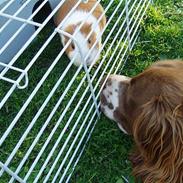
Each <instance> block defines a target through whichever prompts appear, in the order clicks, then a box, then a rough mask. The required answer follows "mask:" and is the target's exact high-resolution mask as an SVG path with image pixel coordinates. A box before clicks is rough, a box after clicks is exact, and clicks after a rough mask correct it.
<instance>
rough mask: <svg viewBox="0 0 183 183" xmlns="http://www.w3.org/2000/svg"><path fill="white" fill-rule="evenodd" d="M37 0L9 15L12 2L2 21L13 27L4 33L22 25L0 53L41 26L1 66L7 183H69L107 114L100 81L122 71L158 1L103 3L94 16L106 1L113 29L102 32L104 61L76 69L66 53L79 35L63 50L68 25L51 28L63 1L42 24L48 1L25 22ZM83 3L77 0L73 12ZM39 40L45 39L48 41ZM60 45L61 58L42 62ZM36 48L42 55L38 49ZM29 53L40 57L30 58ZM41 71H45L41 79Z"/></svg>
mask: <svg viewBox="0 0 183 183" xmlns="http://www.w3.org/2000/svg"><path fill="white" fill-rule="evenodd" d="M30 1H31V0H27V1H25V3H24V4H23V5H22V6H21V8H20V9H19V10H18V11H17V12H15V13H14V14H12V15H10V14H7V13H6V9H7V8H8V7H9V6H11V5H12V3H13V2H14V0H10V1H9V2H8V3H7V4H6V5H5V6H4V7H3V8H2V9H1V10H0V16H2V17H6V18H7V21H6V23H5V24H4V25H3V26H2V27H0V33H1V32H2V31H5V29H6V27H7V26H8V24H9V23H11V21H20V22H23V25H22V26H21V27H20V28H19V29H18V30H17V31H16V32H15V34H14V35H13V36H12V37H11V38H10V39H9V40H8V42H7V43H6V44H5V45H4V46H3V47H2V48H1V49H0V54H2V53H3V52H4V51H6V49H7V47H8V46H9V45H10V44H11V42H12V41H13V40H14V39H15V38H16V36H17V35H18V34H19V33H20V32H21V31H24V28H25V27H26V26H27V25H34V26H36V27H37V29H36V31H35V33H34V34H33V35H32V36H31V37H30V38H29V40H28V41H27V42H26V44H25V45H23V46H22V48H21V49H20V50H19V51H18V52H17V54H16V55H15V56H14V57H13V59H12V60H11V61H10V62H9V64H8V65H6V64H3V63H1V62H0V65H1V66H3V67H4V69H3V70H2V71H1V73H0V79H1V80H0V86H1V88H2V89H1V90H0V124H1V129H0V167H1V169H0V182H10V183H12V182H15V181H18V182H21V183H25V182H34V183H36V182H44V183H46V182H53V183H54V182H59V183H60V182H69V180H70V178H71V175H72V173H73V171H74V168H75V166H76V165H77V163H78V161H79V159H80V156H81V154H82V152H83V150H84V148H85V145H86V143H87V141H88V140H89V138H90V136H91V133H92V131H93V129H94V127H95V124H96V122H97V120H98V117H99V116H100V112H99V105H100V103H99V95H100V92H101V88H102V87H103V86H101V88H100V87H99V84H100V81H101V79H102V78H103V76H104V75H107V77H108V76H109V75H110V74H112V73H117V72H119V70H121V69H122V68H123V66H124V63H125V60H126V58H127V56H128V53H129V51H130V50H131V49H132V48H133V46H134V44H135V42H136V40H137V37H138V33H139V27H140V23H141V21H142V19H143V17H144V15H145V12H146V10H147V8H148V6H149V4H150V2H151V1H150V0H110V1H106V0H105V1H102V0H98V1H97V3H96V5H95V6H94V7H93V8H92V10H91V13H92V11H93V10H94V9H95V7H96V6H97V4H98V3H101V4H102V5H103V7H104V9H105V11H104V13H105V14H106V16H107V24H106V26H105V28H104V30H103V32H102V34H101V36H102V37H103V45H102V47H101V49H100V55H101V59H100V61H99V62H98V65H97V67H93V66H90V67H89V68H88V67H87V66H86V65H85V64H84V63H85V62H84V60H85V59H87V58H83V66H80V67H78V68H76V67H75V66H73V61H74V60H72V61H68V59H67V58H66V57H65V56H64V52H65V50H66V48H67V47H68V45H69V43H70V42H71V40H73V39H74V36H71V35H68V36H69V37H70V38H71V40H70V42H68V43H67V45H66V46H65V47H64V48H61V46H60V43H59V44H58V43H57V44H56V43H55V41H57V42H60V40H59V39H58V33H62V34H67V33H64V32H63V31H62V32H61V31H60V30H59V27H61V25H62V24H63V23H64V22H61V23H60V25H59V26H58V27H57V28H54V29H53V30H52V29H51V28H50V25H48V22H49V21H50V19H51V18H52V17H53V16H54V15H55V13H56V12H57V10H58V9H59V7H60V6H62V4H63V3H64V0H62V1H60V3H59V4H58V5H57V6H56V7H55V8H54V9H53V11H52V12H51V13H50V15H49V16H48V17H47V18H45V20H44V22H42V23H38V22H35V21H33V17H34V16H36V14H37V13H38V12H39V11H40V10H41V9H42V8H43V7H44V5H45V4H46V3H47V2H48V0H43V1H42V3H41V4H40V5H39V6H38V7H37V9H36V10H35V11H34V12H33V14H32V15H31V16H30V17H29V18H28V19H24V18H22V17H19V13H20V12H21V11H22V10H23V9H24V8H25V7H26V6H27V5H28V4H29V3H30ZM81 1H82V0H78V3H77V4H76V6H75V7H73V9H72V10H71V12H70V13H69V15H70V14H71V13H72V12H73V11H74V9H75V8H76V7H77V6H78V5H79V3H80V2H81ZM69 15H68V16H69ZM66 18H67V17H66ZM87 18H88V17H86V19H87ZM101 18H102V17H100V18H99V20H98V22H99V21H100V19H101ZM85 21H86V20H85ZM83 23H84V22H83ZM83 23H82V24H83ZM82 24H81V26H80V28H81V27H82ZM47 30H49V31H47ZM50 30H51V31H50ZM45 32H49V34H48V35H46V33H45ZM43 35H45V37H46V39H44V38H42V37H44V36H43ZM39 37H41V40H42V39H43V41H40V42H41V43H39ZM88 37H89V36H88ZM35 38H36V39H38V40H35ZM55 44H56V47H57V53H56V54H55V52H54V55H52V56H50V58H49V60H50V62H49V63H48V64H47V63H40V60H42V61H43V58H45V56H46V57H49V54H53V53H52V50H51V51H49V50H50V47H51V49H55V47H54V46H50V45H55ZM94 46H95V45H94ZM94 46H93V47H92V48H91V50H92V49H93V48H94ZM32 47H33V50H34V48H36V51H35V50H34V51H32ZM58 47H59V48H60V49H58ZM28 52H33V54H31V56H27V55H26V54H27V53H28ZM45 52H46V53H47V54H46V53H45ZM96 58H97V56H96ZM22 60H23V61H22ZM63 60H64V61H65V60H67V61H65V62H64V61H63ZM62 62H63V63H62ZM22 63H23V64H22ZM19 66H20V68H19ZM42 67H43V68H42ZM35 70H36V71H38V73H37V72H36V74H35ZM42 70H43V72H41V71H42ZM107 77H106V78H107ZM17 101H18V102H17ZM3 116H5V117H3ZM1 118H2V119H1Z"/></svg>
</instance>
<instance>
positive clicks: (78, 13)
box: [55, 0, 106, 66]
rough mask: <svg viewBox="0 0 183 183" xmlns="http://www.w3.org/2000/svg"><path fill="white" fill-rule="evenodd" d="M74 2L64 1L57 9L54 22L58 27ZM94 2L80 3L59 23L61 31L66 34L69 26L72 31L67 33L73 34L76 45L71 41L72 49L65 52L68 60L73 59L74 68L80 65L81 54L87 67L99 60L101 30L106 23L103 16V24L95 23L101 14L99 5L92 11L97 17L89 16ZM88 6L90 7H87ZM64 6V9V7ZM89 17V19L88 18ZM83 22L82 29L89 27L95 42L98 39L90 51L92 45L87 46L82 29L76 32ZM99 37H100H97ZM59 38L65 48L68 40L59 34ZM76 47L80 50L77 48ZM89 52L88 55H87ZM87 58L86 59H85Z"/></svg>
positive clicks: (70, 0)
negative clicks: (93, 34)
mask: <svg viewBox="0 0 183 183" xmlns="http://www.w3.org/2000/svg"><path fill="white" fill-rule="evenodd" d="M76 2H77V1H76V0H66V2H65V3H64V4H63V6H62V7H61V8H60V9H59V11H58V13H57V15H56V18H55V22H56V25H57V26H58V25H59V24H60V22H62V21H63V20H64V18H65V16H66V15H67V14H68V13H69V11H70V10H71V9H72V7H73V5H74V4H75V3H76ZM96 2H97V1H96V0H89V2H88V3H86V4H84V3H80V5H79V7H78V8H76V9H75V10H74V12H73V13H72V14H71V15H70V16H69V17H68V18H67V19H65V20H64V22H63V23H61V27H60V29H61V30H64V31H66V32H67V29H69V28H70V27H71V26H72V28H73V27H74V28H73V29H74V30H73V31H72V33H71V32H69V33H70V34H74V39H75V40H76V42H77V44H76V43H75V42H73V41H72V44H74V46H73V48H74V49H68V50H66V54H67V56H68V57H69V58H70V60H72V59H73V58H74V64H75V65H76V66H80V65H81V64H83V63H82V58H81V54H82V56H83V57H84V59H85V62H86V64H87V65H91V64H92V65H94V64H95V62H96V61H97V60H98V59H99V56H100V54H99V49H100V47H101V41H102V40H101V31H102V29H103V27H104V26H105V23H106V18H105V16H103V18H102V19H103V20H102V21H103V22H99V23H97V18H98V17H99V16H101V15H102V13H103V8H102V7H101V5H100V4H99V7H97V8H96V9H95V10H94V13H95V11H96V12H97V16H98V17H96V15H95V14H94V13H92V14H90V15H89V11H90V9H91V8H92V7H91V5H92V6H93V5H94V3H96ZM87 4H88V6H90V7H87ZM64 6H65V7H64ZM99 10H100V11H99ZM88 15H89V17H88ZM86 17H88V19H87V20H86ZM84 20H85V23H84V25H83V28H84V29H85V27H86V26H87V25H91V30H92V31H93V32H94V33H95V35H96V36H95V38H96V40H97V39H98V42H97V44H96V46H95V47H94V48H93V49H92V51H90V49H91V47H92V46H93V45H89V43H88V40H87V39H86V38H87V36H88V33H86V32H85V30H84V29H80V30H79V31H78V27H79V26H80V24H81V22H83V21H84ZM99 36H100V37H99ZM60 37H61V42H62V44H63V46H65V44H66V43H67V42H66V39H67V40H69V38H68V37H66V36H64V35H62V34H60ZM78 46H79V47H80V48H78ZM89 51H90V54H89V55H88V53H89ZM80 52H81V53H80ZM87 55H88V56H87ZM86 56H87V58H86Z"/></svg>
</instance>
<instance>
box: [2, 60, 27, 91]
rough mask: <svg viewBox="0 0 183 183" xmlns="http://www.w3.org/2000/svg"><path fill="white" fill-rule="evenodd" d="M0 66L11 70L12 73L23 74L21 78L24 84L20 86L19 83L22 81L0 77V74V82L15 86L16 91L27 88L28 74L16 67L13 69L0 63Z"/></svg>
mask: <svg viewBox="0 0 183 183" xmlns="http://www.w3.org/2000/svg"><path fill="white" fill-rule="evenodd" d="M0 65H1V66H3V67H5V68H9V69H12V70H14V71H17V72H20V73H21V74H23V76H24V78H25V79H24V80H25V82H24V84H23V85H21V84H20V83H21V81H22V80H21V81H18V80H13V79H10V78H7V77H5V76H1V74H0V79H1V80H4V81H7V82H9V83H12V84H15V85H16V86H17V88H18V89H25V88H26V87H27V86H28V83H29V78H28V73H27V72H26V71H25V70H22V69H19V68H17V67H14V66H11V65H8V64H4V63H2V62H0Z"/></svg>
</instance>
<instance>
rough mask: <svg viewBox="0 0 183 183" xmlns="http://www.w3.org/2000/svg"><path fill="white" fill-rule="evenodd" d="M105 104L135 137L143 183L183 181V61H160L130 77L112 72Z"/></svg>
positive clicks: (134, 158) (106, 111) (134, 159)
mask: <svg viewBox="0 0 183 183" xmlns="http://www.w3.org/2000/svg"><path fill="white" fill-rule="evenodd" d="M101 109H102V111H103V112H104V114H105V115H106V116H107V117H109V118H110V119H112V120H114V121H116V122H117V124H118V126H119V127H120V129H121V130H122V131H123V132H125V133H127V134H131V135H133V137H134V141H135V144H136V149H135V152H134V154H133V155H132V156H131V160H132V163H133V166H134V171H133V172H134V174H135V176H136V177H138V178H141V180H142V181H143V182H144V183H183V61H161V62H157V63H155V64H153V65H152V66H151V67H149V68H148V69H146V70H145V71H144V72H142V73H141V74H139V75H137V76H135V77H133V78H128V77H126V76H120V75H111V76H110V77H109V78H108V79H107V82H106V83H105V86H104V88H103V90H102V93H101Z"/></svg>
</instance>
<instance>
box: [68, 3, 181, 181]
mask: <svg viewBox="0 0 183 183" xmlns="http://www.w3.org/2000/svg"><path fill="white" fill-rule="evenodd" d="M182 17H183V3H182V1H181V0H180V1H175V2H173V1H171V0H157V1H156V2H155V5H154V6H153V7H151V8H150V10H149V11H148V13H147V17H146V20H145V21H144V24H143V28H142V32H141V34H140V37H139V40H138V42H137V44H136V45H135V47H134V49H133V50H132V51H131V53H130V56H129V58H128V60H127V64H126V66H125V68H124V70H122V72H121V74H124V75H127V76H135V75H136V74H138V73H140V72H142V71H143V70H144V69H145V68H146V67H147V66H149V65H150V64H152V63H153V62H154V61H157V60H163V59H181V58H183V19H182ZM132 149H133V139H131V138H130V137H129V136H127V135H125V134H123V133H122V132H121V131H120V130H119V129H118V127H117V125H116V124H115V123H114V122H113V121H110V120H108V119H107V118H106V117H105V116H104V115H102V116H101V119H100V120H99V121H98V123H97V125H96V128H95V130H94V132H93V134H92V136H91V139H90V141H89V143H88V146H87V148H86V150H85V151H84V154H83V156H82V158H81V160H80V162H79V164H78V166H77V167H76V170H75V173H74V175H73V178H72V181H71V182H76V183H122V182H123V179H122V176H125V177H127V178H128V180H129V182H130V183H133V182H134V181H133V176H132V175H131V166H130V162H129V161H128V154H129V153H130V152H131V151H132Z"/></svg>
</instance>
